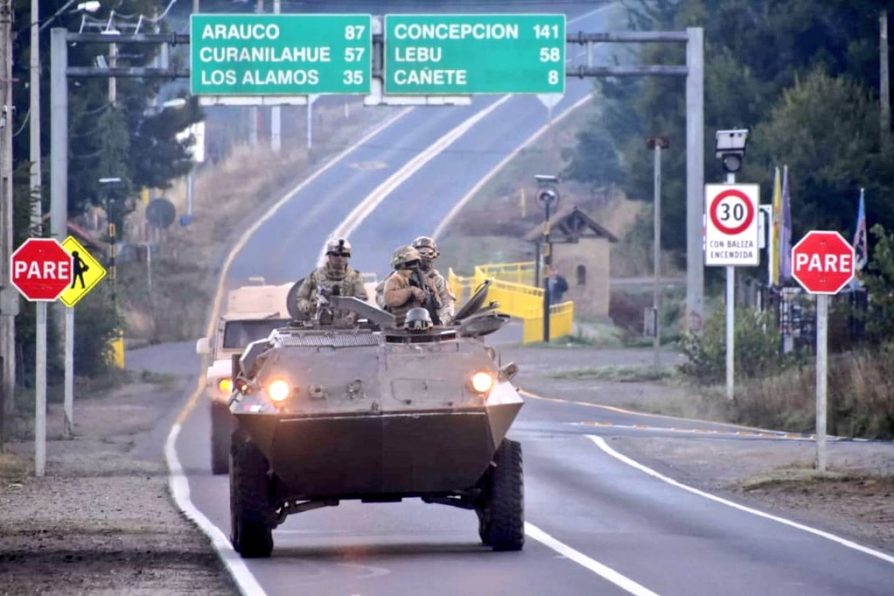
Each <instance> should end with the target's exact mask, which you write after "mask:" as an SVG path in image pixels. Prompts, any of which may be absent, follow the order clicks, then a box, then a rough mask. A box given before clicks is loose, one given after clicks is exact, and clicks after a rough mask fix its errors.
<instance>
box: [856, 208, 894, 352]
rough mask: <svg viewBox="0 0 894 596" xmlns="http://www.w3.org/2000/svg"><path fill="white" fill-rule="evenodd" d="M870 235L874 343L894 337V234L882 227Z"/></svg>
mask: <svg viewBox="0 0 894 596" xmlns="http://www.w3.org/2000/svg"><path fill="white" fill-rule="evenodd" d="M870 231H871V233H872V237H873V238H874V241H872V240H871V241H870V246H872V259H871V260H870V261H869V266H868V268H867V273H866V274H865V275H864V276H863V283H865V284H866V288H867V290H869V309H868V312H867V313H866V332H867V335H868V336H869V338H870V340H873V341H883V340H885V339H890V338H892V337H894V233H887V232H885V229H884V228H883V227H882V226H880V225H879V224H876V225H874V226H872V228H871V230H870Z"/></svg>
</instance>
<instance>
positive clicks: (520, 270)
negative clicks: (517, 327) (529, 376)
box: [447, 261, 574, 343]
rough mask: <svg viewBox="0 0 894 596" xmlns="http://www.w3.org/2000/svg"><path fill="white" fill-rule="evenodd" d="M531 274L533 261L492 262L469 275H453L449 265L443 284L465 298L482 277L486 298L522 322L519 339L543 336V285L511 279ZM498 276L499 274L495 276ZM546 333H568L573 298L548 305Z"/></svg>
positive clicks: (537, 338)
mask: <svg viewBox="0 0 894 596" xmlns="http://www.w3.org/2000/svg"><path fill="white" fill-rule="evenodd" d="M526 275H528V276H530V279H531V280H532V281H533V278H534V263H533V262H532V261H528V262H520V263H494V264H488V265H479V266H477V267H475V273H474V275H472V276H470V277H469V276H462V275H457V274H456V273H455V272H454V271H453V269H450V270H449V271H448V273H447V284H448V285H449V286H450V289H451V291H452V292H453V294H454V295H455V296H456V299H457V302H458V303H460V304H462V303H463V302H465V301H467V300H468V299H469V298H470V297H471V295H472V292H473V291H474V290H475V288H477V287H478V286H479V285H480V284H481V283H483V282H484V281H485V280H488V279H490V280H491V285H490V289H489V290H488V292H487V301H488V302H490V301H493V302H496V303H497V304H498V305H499V306H498V307H497V311H498V312H501V313H504V314H507V315H509V316H511V317H515V318H518V319H521V320H522V321H523V323H524V335H523V342H524V343H531V342H537V341H541V340H542V339H543V289H542V288H538V287H536V286H534V285H531V284H528V283H520V282H517V281H513V280H514V279H522V278H524V276H526ZM497 276H499V277H497ZM549 320H550V337H551V338H557V337H562V336H563V335H570V334H571V331H572V324H573V322H574V302H572V301H568V302H563V303H562V304H556V305H553V306H551V307H550V319H549Z"/></svg>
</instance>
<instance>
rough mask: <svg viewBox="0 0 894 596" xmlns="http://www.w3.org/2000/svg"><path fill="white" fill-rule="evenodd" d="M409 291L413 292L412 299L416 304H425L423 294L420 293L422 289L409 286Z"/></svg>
mask: <svg viewBox="0 0 894 596" xmlns="http://www.w3.org/2000/svg"><path fill="white" fill-rule="evenodd" d="M410 291H411V292H413V297H414V298H415V299H416V301H417V302H425V292H423V291H422V288H417V287H416V286H410Z"/></svg>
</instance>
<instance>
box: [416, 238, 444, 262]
mask: <svg viewBox="0 0 894 596" xmlns="http://www.w3.org/2000/svg"><path fill="white" fill-rule="evenodd" d="M413 248H415V249H416V250H417V251H419V256H421V257H422V258H424V259H431V260H434V259H437V258H438V255H440V254H441V253H440V252H438V245H437V244H435V239H434V238H432V237H431V236H419V237H418V238H416V239H415V240H413Z"/></svg>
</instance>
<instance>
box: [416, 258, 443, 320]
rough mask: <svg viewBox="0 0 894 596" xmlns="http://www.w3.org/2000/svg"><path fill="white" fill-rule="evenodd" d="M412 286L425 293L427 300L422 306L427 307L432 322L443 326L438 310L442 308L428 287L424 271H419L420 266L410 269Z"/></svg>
mask: <svg viewBox="0 0 894 596" xmlns="http://www.w3.org/2000/svg"><path fill="white" fill-rule="evenodd" d="M410 271H411V272H412V273H410V285H411V286H416V287H417V288H419V289H420V290H422V291H423V292H424V293H425V299H424V300H423V303H422V306H424V307H425V310H427V311H428V314H430V315H431V322H432V324H434V325H440V324H441V317H439V316H438V309H439V308H440V304H439V302H440V301H439V299H438V297H437V296H436V295H435V293H434V292H432V291H431V290H430V289H429V287H428V285H427V284H426V283H425V274H423V273H422V270H421V269H419V265H416V266H415V267H410Z"/></svg>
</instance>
